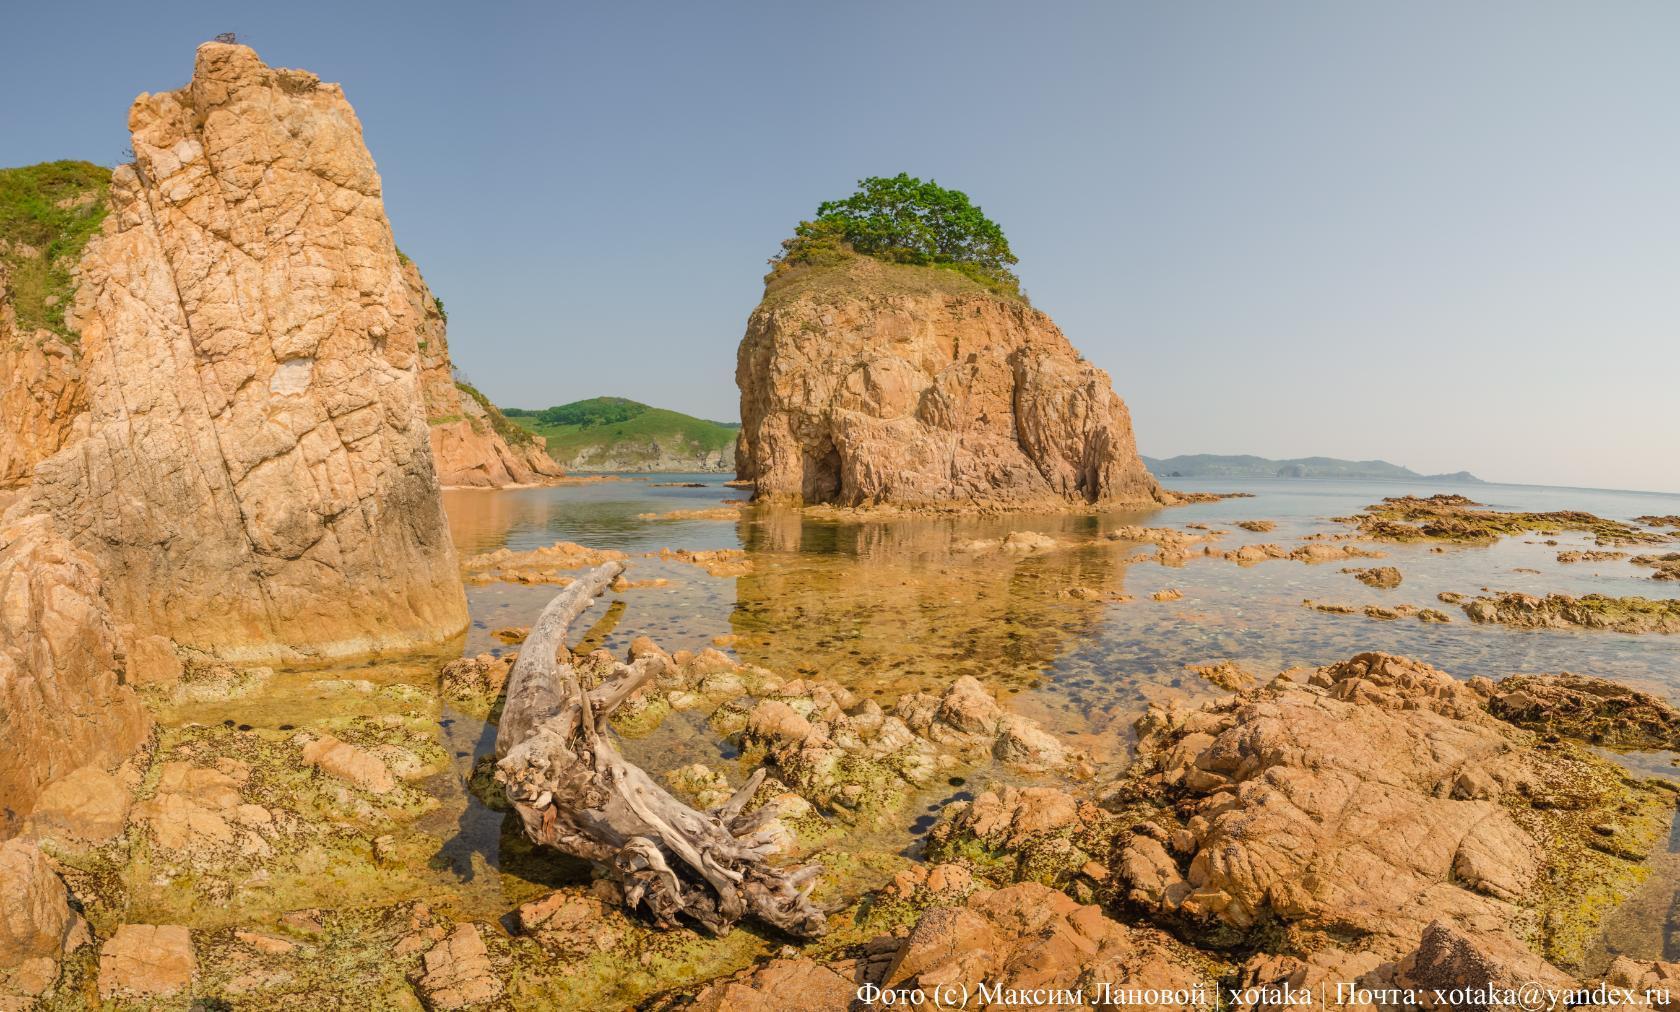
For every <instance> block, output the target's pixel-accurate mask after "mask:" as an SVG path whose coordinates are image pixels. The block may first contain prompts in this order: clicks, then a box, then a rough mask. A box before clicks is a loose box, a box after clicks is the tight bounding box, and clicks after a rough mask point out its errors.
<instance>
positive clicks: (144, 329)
mask: <svg viewBox="0 0 1680 1012" xmlns="http://www.w3.org/2000/svg"><path fill="white" fill-rule="evenodd" d="M129 128H130V131H131V133H132V135H133V146H134V150H135V154H136V159H135V163H134V164H133V165H131V166H124V167H122V168H119V169H118V170H117V171H116V172H115V174H114V176H113V180H112V187H111V204H112V210H111V213H110V215H109V216H108V217H107V219H106V222H105V227H104V232H103V234H102V235H100V236H98V237H96V238H95V239H94V240H93V241H92V242H91V243H90V244H89V246H88V249H87V251H86V253H85V254H84V256H83V260H82V264H81V271H82V276H81V283H80V286H79V289H78V291H77V296H76V304H75V307H74V310H73V313H72V318H71V322H72V324H73V325H74V326H75V327H76V329H78V330H79V331H80V332H81V335H82V341H81V346H82V362H81V367H82V370H83V373H84V377H85V383H86V388H87V389H86V399H87V434H86V436H85V438H82V439H80V440H79V441H77V442H74V443H72V444H71V445H70V446H68V447H66V448H65V449H64V450H62V451H61V452H59V453H58V454H57V455H55V456H53V457H52V458H50V459H48V460H46V461H45V462H43V463H42V464H41V465H40V467H39V468H38V469H37V472H36V480H35V484H34V487H33V489H32V490H31V492H30V497H29V499H27V500H25V503H24V504H23V505H24V507H25V508H26V509H28V510H31V511H40V512H45V513H48V514H49V515H50V516H51V517H52V519H53V522H54V526H55V527H56V528H57V529H58V530H59V531H60V532H62V533H63V534H64V535H65V536H66V537H67V538H68V539H69V540H70V541H71V542H73V543H74V544H75V545H76V546H78V547H80V548H82V549H84V550H86V551H88V552H89V553H91V554H92V555H93V556H95V558H96V560H97V562H98V565H99V568H100V570H101V571H102V573H103V576H104V578H105V586H106V593H107V595H108V596H109V597H110V598H111V604H112V606H113V610H114V611H115V612H116V614H117V615H118V616H119V619H120V620H121V621H125V622H133V623H135V624H136V626H137V627H138V631H139V632H140V633H141V634H142V635H145V634H160V635H164V636H168V637H169V638H171V639H173V640H175V641H177V642H178V643H180V644H182V645H185V646H191V647H196V648H200V649H204V650H207V651H210V652H212V653H215V654H218V655H220V656H222V657H224V658H228V659H241V660H266V659H278V658H282V657H288V656H293V655H298V654H301V655H306V656H335V655H350V654H359V653H365V652H369V651H374V650H379V649H385V648H402V647H409V646H414V645H419V644H424V643H429V642H435V641H438V640H442V639H445V638H447V637H449V636H452V635H454V634H455V633H457V632H459V631H460V630H461V629H462V628H463V627H464V626H465V625H466V621H467V618H466V602H465V598H464V596H463V594H462V591H461V587H460V582H459V579H458V577H457V575H456V568H455V558H454V550H453V548H452V547H451V545H450V541H449V534H448V529H447V526H446V523H445V520H444V515H443V509H442V505H441V502H440V499H439V496H438V479H437V475H436V473H435V471H434V468H433V464H432V457H431V453H430V451H429V448H428V432H427V424H426V417H425V410H424V407H423V399H422V396H421V391H420V383H419V371H420V370H419V362H418V347H417V341H418V338H417V335H418V334H419V332H420V330H421V329H422V325H423V319H422V318H421V317H420V314H419V313H418V311H417V309H416V305H417V302H416V300H414V299H413V298H412V296H411V291H410V288H409V285H408V284H407V283H406V281H405V278H404V269H403V265H402V264H401V263H400V259H399V256H398V254H397V250H396V245H395V243H394V242H393V240H392V237H391V229H390V225H389V224H388V223H387V221H386V218H385V213H384V208H383V205H382V202H381V199H380V181H379V176H378V173H377V172H376V171H375V169H374V165H373V160H372V158H371V157H370V156H369V154H368V151H367V148H366V146H365V145H364V144H363V143H362V136H361V124H360V123H359V122H358V121H357V119H356V115H355V113H354V112H353V111H352V110H351V108H350V105H349V103H347V102H346V101H345V99H344V95H343V93H342V92H341V91H340V89H339V88H338V87H337V86H336V85H330V84H322V83H321V82H320V81H318V80H317V79H316V78H315V77H314V75H312V74H309V73H306V72H303V71H294V70H275V69H271V68H269V67H267V66H266V65H264V64H263V63H262V61H261V60H260V59H258V57H257V55H256V54H255V53H254V52H252V51H251V50H250V49H247V48H245V47H244V46H236V45H224V44H218V43H207V44H205V45H203V46H201V47H199V50H198V58H197V65H196V67H195V69H194V73H193V78H192V81H191V82H190V83H189V84H188V85H187V86H186V87H185V88H183V89H181V90H180V91H175V92H167V93H162V94H156V95H142V96H141V97H140V98H139V99H138V100H136V102H135V104H134V106H133V108H132V110H131V111H130V114H129Z"/></svg>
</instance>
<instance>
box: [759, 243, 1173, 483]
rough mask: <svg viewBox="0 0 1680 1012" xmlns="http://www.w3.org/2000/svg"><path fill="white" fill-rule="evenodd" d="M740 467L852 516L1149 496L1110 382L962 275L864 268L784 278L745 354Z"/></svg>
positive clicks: (1038, 322)
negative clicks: (873, 508)
mask: <svg viewBox="0 0 1680 1012" xmlns="http://www.w3.org/2000/svg"><path fill="white" fill-rule="evenodd" d="M735 381H736V383H737V385H738V386H739V387H740V389H741V437H740V440H739V442H738V443H737V451H736V470H737V472H738V474H739V477H741V478H742V479H747V480H751V481H752V482H753V486H754V490H755V492H756V493H757V494H758V496H760V497H761V498H765V499H777V500H783V501H798V502H803V503H805V504H812V503H833V504H836V505H840V506H862V505H876V504H894V505H900V506H923V505H928V506H934V505H951V504H964V505H983V506H1003V507H1008V506H1034V505H1038V506H1043V505H1055V504H1059V503H1123V502H1137V503H1150V502H1158V501H1160V500H1161V496H1162V493H1161V489H1160V487H1159V486H1158V485H1157V484H1156V483H1155V479H1154V478H1152V477H1150V475H1149V472H1148V471H1147V470H1145V469H1144V466H1143V463H1142V461H1141V460H1139V458H1138V455H1137V445H1136V441H1135V440H1134V438H1133V436H1132V425H1131V418H1130V416H1129V415H1128V413H1127V411H1126V406H1125V404H1123V403H1122V402H1121V400H1120V398H1119V397H1118V396H1116V395H1115V393H1114V389H1113V386H1112V385H1111V383H1110V382H1109V378H1108V375H1107V374H1106V373H1104V372H1103V371H1102V370H1101V369H1098V368H1097V367H1096V366H1094V365H1091V364H1090V363H1088V362H1085V361H1084V360H1083V359H1081V358H1080V356H1079V353H1078V352H1076V351H1075V350H1074V348H1073V346H1072V345H1071V344H1069V343H1068V340H1067V338H1066V337H1064V336H1063V335H1062V332H1061V331H1060V330H1059V329H1058V328H1057V327H1056V325H1055V323H1053V322H1052V321H1051V320H1050V318H1049V317H1048V316H1046V315H1044V314H1043V313H1041V312H1039V311H1037V310H1035V309H1033V308H1031V307H1030V306H1028V305H1026V304H1025V303H1023V302H1017V301H1014V300H1009V299H1003V298H999V297H996V296H994V295H992V294H991V293H989V292H987V291H985V290H984V289H982V288H980V287H979V286H978V285H974V284H972V283H970V282H968V281H967V280H966V279H964V278H962V277H960V276H959V275H956V274H953V273H952V272H950V271H941V270H936V269H933V268H919V267H907V266H903V265H897V264H886V263H881V262H878V261H874V260H870V259H867V258H856V259H854V260H851V261H849V262H847V263H846V264H844V265H842V266H839V267H828V268H806V269H803V270H801V271H796V272H793V273H792V274H790V275H788V276H787V277H785V278H782V279H779V280H777V281H776V282H774V283H773V284H772V285H771V286H770V287H769V288H768V289H767V290H766V292H765V297H764V301H763V302H762V303H760V304H759V307H758V309H757V310H755V311H754V313H753V315H752V318H751V319H750V320H749V321H748V323H747V333H746V337H745V338H743V339H742V341H741V347H740V350H739V352H738V354H737V357H736V366H735Z"/></svg>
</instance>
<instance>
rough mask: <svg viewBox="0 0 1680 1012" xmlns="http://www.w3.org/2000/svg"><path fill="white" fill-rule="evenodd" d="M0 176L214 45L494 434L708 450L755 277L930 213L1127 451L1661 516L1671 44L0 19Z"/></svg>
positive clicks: (1568, 26) (312, 19)
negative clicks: (847, 211) (1122, 433)
mask: <svg viewBox="0 0 1680 1012" xmlns="http://www.w3.org/2000/svg"><path fill="white" fill-rule="evenodd" d="M6 7H7V9H6V11H5V13H4V19H3V23H5V24H6V26H7V30H6V32H5V38H4V40H3V41H0V89H3V93H4V94H6V95H7V96H8V100H7V102H6V112H5V113H4V119H3V121H0V126H3V129H0V164H7V165H12V164H25V163H30V162H37V161H42V160H47V159H51V158H64V157H74V158H86V159H90V160H93V161H97V162H102V163H106V164H110V163H112V162H114V161H115V160H117V159H118V157H119V153H120V152H121V151H122V149H123V148H124V147H126V145H127V139H126V135H125V132H124V123H125V120H126V113H127V107H128V103H129V101H130V100H131V99H132V98H133V96H134V95H135V94H137V93H138V92H141V91H158V90H164V89H169V88H174V87H177V86H179V85H180V84H181V83H183V82H184V80H185V79H186V77H187V76H188V74H189V73H190V71H191V63H192V50H193V47H194V45H196V43H198V42H199V41H202V40H203V39H205V38H208V37H209V36H212V35H214V34H216V33H217V32H222V31H235V32H238V33H240V34H241V35H242V36H244V37H245V38H246V39H247V40H248V41H249V42H250V43H251V44H252V45H253V46H255V47H256V48H257V50H258V52H260V53H261V54H262V55H263V57H264V58H265V59H266V60H268V62H270V63H271V64H274V65H277V66H296V67H306V68H308V69H310V70H313V71H315V72H316V73H318V74H320V75H321V77H322V78H324V79H326V80H332V81H339V82H341V83H342V84H343V85H344V87H345V91H346V93H347V94H348V96H349V98H350V100H351V102H352V103H353V104H354V105H355V106H356V109H357V111H358V113H359V114H360V116H361V118H362V121H363V124H364V126H365V128H366V134H367V141H368V145H369V147H370V148H371V149H372V151H373V154H374V157H375V158H376V159H377V160H378V162H379V167H380V170H381V173H382V175H383V176H384V180H385V192H386V204H387V208H388V210H389V212H390V216H391V219H392V223H393V226H394V228H395V230H396V234H397V240H398V242H399V243H400V244H401V245H402V247H403V249H404V250H405V251H406V252H407V253H408V254H409V255H410V256H412V257H414V258H415V260H417V261H418V262H419V263H420V265H421V267H422V269H423V270H424V271H425V273H426V276H427V279H428V281H429V282H430V283H431V285H432V287H433V289H434V290H435V291H436V292H437V293H438V294H439V295H440V296H442V297H443V299H444V300H445V301H446V303H447V304H448V308H449V314H450V344H451V347H452V350H453V353H454V358H455V361H456V363H457V364H458V365H459V366H460V367H461V368H462V370H463V371H465V372H466V373H467V374H468V375H469V376H470V377H471V378H472V379H473V380H474V381H475V382H477V383H478V384H479V385H480V386H481V387H483V388H484V389H485V390H486V392H488V393H489V394H490V395H491V396H492V397H493V398H494V399H496V400H497V401H499V402H500V403H503V404H510V405H518V406H526V407H540V406H545V405H548V404H553V403H561V402H564V401H568V400H574V399H577V398H580V397H586V396H592V395H595V394H603V393H610V394H619V395H623V396H629V397H634V398H637V399H640V400H645V401H649V402H651V403H655V404H659V405H662V406H669V407H674V408H678V409H681V410H685V411H690V412H693V413H695V414H700V415H704V416H708V417H715V418H726V419H727V418H734V417H736V405H737V400H736V392H735V386H734V354H735V346H736V344H737V342H738V341H739V339H740V336H741V332H742V330H743V328H744V325H745V321H746V317H747V314H748V313H749V312H750V311H751V309H752V306H753V305H754V303H755V302H756V301H757V298H758V295H759V292H760V278H761V276H762V275H763V273H764V271H765V264H764V261H765V259H766V258H767V257H768V256H770V255H771V254H772V253H773V252H774V251H775V250H776V248H777V244H778V242H779V241H780V240H781V239H782V238H783V237H784V236H785V235H786V234H787V233H788V231H789V229H790V228H791V227H792V225H793V224H794V223H795V222H796V221H797V220H798V219H799V218H801V217H802V216H808V215H809V214H810V213H811V211H812V210H813V209H814V208H815V207H816V205H817V204H818V203H819V202H821V201H822V200H824V199H827V198H831V197H836V196H841V195H844V194H845V193H847V192H849V191H850V189H851V187H852V184H853V183H854V181H855V180H856V179H857V178H859V177H861V176H865V175H873V174H891V173H896V172H898V171H901V170H902V171H908V172H910V173H912V174H916V175H920V176H923V177H933V178H936V179H938V180H939V181H940V182H942V183H944V184H946V185H950V186H955V187H957V188H960V189H963V190H965V191H967V192H968V193H969V194H970V196H971V197H972V198H973V199H974V200H975V201H976V202H978V203H979V204H981V205H982V206H983V207H984V208H985V210H986V211H987V213H988V214H989V215H990V216H991V217H993V218H994V219H995V220H997V221H998V222H999V223H1000V224H1002V225H1003V227H1004V229H1005V230H1006V232H1007V233H1008V235H1009V236H1010V239H1011V242H1012V243H1013V245H1014V248H1015V251H1016V253H1017V254H1018V255H1019V256H1020V258H1021V263H1020V274H1021V277H1022V279H1023V281H1024V282H1025V285H1026V288H1027V290H1028V291H1029V293H1030V294H1031V296H1032V298H1033V300H1034V302H1035V303H1036V304H1037V305H1038V306H1039V307H1040V308H1042V309H1044V310H1046V311H1047V312H1049V313H1050V314H1051V315H1053V316H1054V317H1055V318H1056V320H1057V322H1058V323H1060V324H1061V326H1062V328H1063V329H1064V330H1065V331H1066V332H1067V333H1068V335H1069V337H1070V338H1071V339H1072V340H1073V342H1074V343H1075V344H1076V345H1077V346H1078V347H1079V348H1081V349H1082V350H1083V351H1084V352H1085V353H1086V355H1087V356H1088V357H1089V358H1091V359H1092V360H1094V361H1095V362H1097V363H1098V364H1099V365H1101V366H1103V367H1104V368H1106V369H1107V370H1108V371H1109V372H1110V374H1111V375H1112V376H1113V377H1114V381H1115V386H1116V388H1117V389H1118V390H1119V392H1120V393H1121V395H1122V396H1123V397H1125V398H1126V400H1127V402H1128V404H1129V405H1130V406H1131V409H1132V413H1133V418H1134V421H1135V423H1136V426H1137V430H1138V437H1139V442H1140V444H1141V446H1142V448H1143V450H1144V452H1146V453H1150V454H1153V455H1157V456H1167V455H1171V454H1175V453H1183V452H1229V453H1239V452H1249V453H1259V454H1264V455H1267V456H1277V457H1282V456H1297V455H1308V454H1327V455H1332V456H1342V457H1383V458H1386V459H1388V460H1392V461H1395V462H1397V463H1402V464H1407V465H1409V466H1411V467H1414V468H1417V469H1418V470H1423V471H1439V470H1457V469H1460V468H1467V469H1469V470H1472V471H1475V472H1477V473H1478V474H1481V475H1482V476H1484V477H1487V478H1491V479H1498V480H1510V481H1525V482H1543V483H1557V484H1574V485H1590V486H1601V487H1619V488H1647V489H1664V490H1673V491H1680V411H1677V410H1676V408H1675V401H1676V398H1675V369H1674V360H1675V350H1676V348H1677V347H1680V342H1677V340H1676V339H1677V338H1680V283H1677V279H1680V112H1677V111H1676V109H1677V107H1676V105H1675V97H1676V96H1677V95H1680V61H1677V60H1675V59H1674V58H1673V54H1674V52H1675V49H1676V47H1677V45H1680V5H1674V4H1669V3H1656V2H1652V3H1641V2H1610V3H1602V4H1581V3H1570V4H1560V3H1546V2H1524V3H1502V2H1479V3H1474V4H1464V3H1459V2H1441V3H1431V2H1420V3H1406V4H1375V3H1363V2H1361V3H1348V2H1342V0H1325V2H1316V3H1296V2H1275V3H1258V4H1257V3H1220V2H1205V3H1194V4H1179V3H1168V2H1164V0H1163V2H1160V3H1153V4H1133V3H1113V2H1110V3H1077V2H1057V3H1049V4H1026V3H1019V4H1002V3H990V2H983V0H969V2H962V3H957V2H951V3H945V2H918V3H902V2H900V3H875V2H855V3H847V4H808V3H787V2H781V3H763V4H748V3H727V2H720V3H706V4H695V3H669V4H635V3H615V4H605V3H601V4H592V5H587V6H585V5H571V4H521V3H502V4H460V3H453V4H432V3H424V2H409V3H403V4H379V3H342V2H339V3H333V4H322V3H314V2H309V0H298V2H293V3H289V4H285V5H277V4H260V5H259V4H251V5H243V4H228V3H216V4H210V3H203V4H194V3H179V4H145V5H133V4H126V5H118V4H110V5H105V4H99V3H93V4H88V3H83V4H48V3H41V2H30V3H18V2H16V0H7V4H6Z"/></svg>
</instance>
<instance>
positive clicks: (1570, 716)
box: [1488, 672, 1680, 749]
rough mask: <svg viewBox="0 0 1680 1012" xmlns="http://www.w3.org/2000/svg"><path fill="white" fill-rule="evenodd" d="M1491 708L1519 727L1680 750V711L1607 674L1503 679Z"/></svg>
mask: <svg viewBox="0 0 1680 1012" xmlns="http://www.w3.org/2000/svg"><path fill="white" fill-rule="evenodd" d="M1488 712H1490V713H1492V714H1493V715H1494V716H1496V717H1499V718H1501V719H1502V720H1508V721H1510V722H1511V723H1513V724H1516V725H1518V726H1520V727H1526V728H1530V729H1532V730H1535V731H1540V732H1543V733H1547V734H1561V735H1564V736H1566V737H1569V738H1578V739H1580V740H1582V741H1590V742H1593V743H1594V744H1598V745H1607V746H1610V747H1611V748H1623V749H1674V748H1680V710H1676V709H1675V708H1674V707H1672V706H1670V705H1669V704H1668V702H1667V701H1666V700H1663V699H1661V698H1659V697H1657V696H1653V695H1651V694H1650V693H1648V692H1640V691H1639V690H1637V689H1630V688H1628V687H1627V686H1625V685H1618V684H1616V683H1615V682H1611V681H1607V680H1605V679H1603V678H1591V677H1588V676H1585V675H1574V674H1570V673H1568V672H1564V673H1563V674H1561V675H1513V676H1511V677H1510V678H1504V679H1501V680H1500V681H1499V684H1498V691H1497V692H1495V694H1494V695H1493V698H1491V699H1490V700H1489V701H1488Z"/></svg>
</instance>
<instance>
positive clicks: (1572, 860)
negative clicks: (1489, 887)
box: [1503, 741, 1675, 972]
mask: <svg viewBox="0 0 1680 1012" xmlns="http://www.w3.org/2000/svg"><path fill="white" fill-rule="evenodd" d="M1537 748H1538V749H1539V750H1541V751H1542V752H1544V753H1546V754H1547V756H1548V761H1547V762H1545V763H1536V764H1534V767H1535V770H1536V772H1537V774H1538V779H1537V781H1536V782H1535V783H1533V784H1532V785H1531V787H1530V789H1529V790H1528V791H1527V793H1526V795H1523V794H1511V795H1507V796H1506V797H1505V798H1504V799H1503V803H1504V806H1505V808H1506V810H1507V811H1508V812H1510V814H1511V817H1512V819H1513V820H1514V821H1515V822H1516V823H1517V825H1518V826H1520V827H1522V828H1523V829H1524V830H1525V831H1527V832H1528V833H1529V835H1530V836H1532V837H1533V838H1534V840H1535V842H1536V844H1537V845H1538V849H1539V852H1540V854H1541V855H1542V861H1541V867H1540V870H1539V872H1538V874H1537V875H1536V876H1535V880H1534V882H1533V884H1532V885H1531V887H1530V888H1529V890H1528V891H1527V892H1526V893H1525V894H1524V895H1523V897H1522V899H1521V901H1520V903H1521V905H1522V906H1524V907H1527V908H1529V909H1531V910H1533V911H1534V913H1535V915H1536V929H1535V937H1534V938H1532V939H1531V942H1532V943H1533V944H1535V945H1536V947H1537V948H1538V949H1539V950H1540V951H1541V953H1542V954H1544V955H1545V956H1546V958H1547V959H1549V960H1551V961H1552V962H1554V963H1556V964H1558V965H1559V966H1561V967H1564V968H1565V969H1568V970H1572V971H1575V972H1585V971H1586V970H1587V969H1588V968H1587V967H1586V966H1585V962H1586V959H1587V957H1588V956H1589V955H1590V953H1591V952H1592V949H1593V946H1594V945H1595V943H1596V942H1597V941H1598V939H1599V936H1600V932H1601V930H1602V927H1603V922H1604V919H1605V918H1606V916H1607V915H1609V914H1610V913H1611V912H1612V911H1613V910H1615V908H1616V907H1617V906H1618V905H1619V904H1620V903H1621V902H1622V901H1623V900H1624V899H1626V898H1627V897H1628V896H1629V895H1630V894H1632V893H1633V891H1634V890H1635V889H1636V888H1638V886H1639V885H1640V884H1641V883H1642V882H1643V881H1644V880H1645V878H1646V877H1647V876H1648V875H1649V874H1650V868H1649V865H1648V864H1647V857H1648V855H1650V854H1651V853H1652V852H1653V851H1655V850H1656V849H1657V847H1658V844H1659V843H1660V842H1661V841H1662V840H1663V839H1664V838H1665V837H1666V836H1667V834H1668V831H1669V827H1670V825H1671V823H1672V822H1673V819H1674V806H1675V789H1674V788H1673V787H1672V786H1670V785H1669V784H1667V783H1664V782H1662V781H1657V780H1638V779H1634V778H1632V777H1629V776H1628V775H1627V774H1626V773H1625V772H1624V771H1623V770H1622V769H1621V768H1620V767H1618V766H1616V765H1615V764H1614V763H1612V762H1610V761H1608V760H1606V759H1604V758H1602V757H1600V756H1597V755H1594V754H1593V753H1592V752H1590V751H1588V750H1587V749H1586V748H1585V747H1584V746H1582V745H1580V744H1577V743H1575V742H1570V741H1560V742H1542V743H1540V744H1539V745H1538V746H1537Z"/></svg>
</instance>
